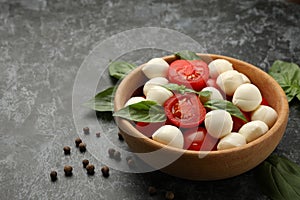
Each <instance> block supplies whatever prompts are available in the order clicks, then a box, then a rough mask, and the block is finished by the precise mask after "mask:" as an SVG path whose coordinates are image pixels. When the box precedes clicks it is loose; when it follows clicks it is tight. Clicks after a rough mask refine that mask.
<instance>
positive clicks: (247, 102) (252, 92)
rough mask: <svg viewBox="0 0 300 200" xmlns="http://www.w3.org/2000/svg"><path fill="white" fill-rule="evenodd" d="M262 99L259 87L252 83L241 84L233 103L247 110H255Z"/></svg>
mask: <svg viewBox="0 0 300 200" xmlns="http://www.w3.org/2000/svg"><path fill="white" fill-rule="evenodd" d="M261 101H262V96H261V93H260V91H259V89H258V88H257V87H256V86H255V85H253V84H251V83H245V84H242V85H240V86H239V87H238V88H237V89H236V91H235V92H234V94H233V97H232V103H233V104H234V105H236V106H237V107H239V108H240V109H241V110H243V111H246V112H250V111H253V110H255V109H256V108H257V107H258V106H259V105H260V103H261Z"/></svg>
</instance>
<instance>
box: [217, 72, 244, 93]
mask: <svg viewBox="0 0 300 200" xmlns="http://www.w3.org/2000/svg"><path fill="white" fill-rule="evenodd" d="M243 83H244V80H243V77H242V75H241V73H239V72H238V71H236V70H229V71H226V72H223V73H222V74H220V75H219V76H218V78H217V85H218V86H219V87H220V88H221V90H222V91H223V92H225V94H227V95H229V96H232V95H233V93H234V92H235V90H236V89H237V88H238V87H239V86H240V85H242V84H243Z"/></svg>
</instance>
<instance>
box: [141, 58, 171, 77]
mask: <svg viewBox="0 0 300 200" xmlns="http://www.w3.org/2000/svg"><path fill="white" fill-rule="evenodd" d="M168 69H169V64H168V63H167V62H166V61H165V60H164V59H163V58H152V59H151V60H149V61H148V62H147V63H146V64H145V65H144V67H143V68H142V71H143V72H144V74H145V75H146V76H147V78H149V79H151V78H155V77H167V73H168Z"/></svg>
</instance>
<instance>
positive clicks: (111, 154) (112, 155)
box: [108, 148, 116, 158]
mask: <svg viewBox="0 0 300 200" xmlns="http://www.w3.org/2000/svg"><path fill="white" fill-rule="evenodd" d="M115 151H116V150H115V149H113V148H110V149H108V155H109V157H110V158H114V154H115Z"/></svg>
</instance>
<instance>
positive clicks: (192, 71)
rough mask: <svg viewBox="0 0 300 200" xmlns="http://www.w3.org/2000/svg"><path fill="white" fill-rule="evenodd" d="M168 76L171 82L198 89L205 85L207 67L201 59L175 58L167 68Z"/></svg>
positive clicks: (207, 75) (207, 73)
mask: <svg viewBox="0 0 300 200" xmlns="http://www.w3.org/2000/svg"><path fill="white" fill-rule="evenodd" d="M168 78H169V81H170V82H171V83H176V84H178V85H184V86H186V87H188V88H192V89H194V90H196V91H200V90H201V89H202V88H204V87H205V86H206V81H207V80H208V78H209V69H208V66H207V64H206V63H205V62H204V61H202V60H175V61H174V62H172V63H171V65H170V67H169V69H168Z"/></svg>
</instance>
